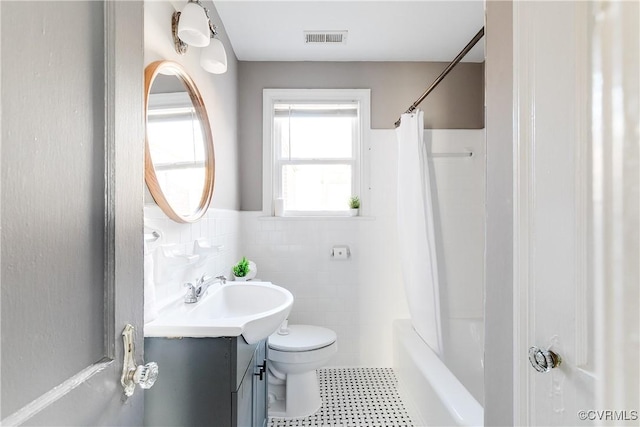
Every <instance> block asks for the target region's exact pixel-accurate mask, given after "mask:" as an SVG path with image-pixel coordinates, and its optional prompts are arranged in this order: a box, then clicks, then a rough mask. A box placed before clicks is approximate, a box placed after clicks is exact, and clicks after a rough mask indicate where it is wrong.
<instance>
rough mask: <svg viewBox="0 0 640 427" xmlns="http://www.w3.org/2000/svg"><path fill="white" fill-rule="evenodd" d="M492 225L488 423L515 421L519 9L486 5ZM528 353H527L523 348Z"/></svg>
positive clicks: (487, 343) (489, 233) (489, 244)
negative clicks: (516, 51)
mask: <svg viewBox="0 0 640 427" xmlns="http://www.w3.org/2000/svg"><path fill="white" fill-rule="evenodd" d="M486 20H487V22H486V29H487V33H486V46H487V50H486V52H487V54H486V63H485V64H486V79H487V81H486V85H487V95H486V96H487V129H486V132H487V228H486V250H485V257H486V276H485V283H486V288H485V289H486V291H485V292H486V293H485V341H484V342H485V345H484V348H485V356H484V371H485V379H484V396H485V397H484V408H485V413H484V419H485V421H484V423H485V425H487V426H510V425H513V249H512V247H513V213H512V209H513V179H512V168H513V160H512V158H513V119H512V116H513V99H514V94H513V89H512V82H513V54H512V52H513V44H512V40H513V35H512V34H513V32H512V22H513V12H512V4H511V2H510V1H488V2H487V4H486ZM523 357H524V353H523Z"/></svg>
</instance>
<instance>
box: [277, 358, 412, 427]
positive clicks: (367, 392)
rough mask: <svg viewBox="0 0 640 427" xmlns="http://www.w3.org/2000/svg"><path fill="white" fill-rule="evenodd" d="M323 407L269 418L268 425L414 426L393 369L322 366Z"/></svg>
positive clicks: (334, 426) (280, 426)
mask: <svg viewBox="0 0 640 427" xmlns="http://www.w3.org/2000/svg"><path fill="white" fill-rule="evenodd" d="M318 379H319V380H320V396H321V397H322V406H321V407H320V410H318V412H316V413H315V414H313V415H311V416H309V417H306V418H298V419H294V420H283V419H277V418H270V419H269V424H268V426H269V427H292V426H332V427H338V426H340V427H364V426H367V427H386V426H389V427H401V426H402V427H412V426H413V423H412V421H411V418H410V417H409V414H408V413H407V410H406V409H405V405H404V403H403V402H402V400H401V399H400V395H399V394H398V390H397V383H398V380H397V379H396V377H395V374H394V373H393V369H391V368H339V369H319V370H318Z"/></svg>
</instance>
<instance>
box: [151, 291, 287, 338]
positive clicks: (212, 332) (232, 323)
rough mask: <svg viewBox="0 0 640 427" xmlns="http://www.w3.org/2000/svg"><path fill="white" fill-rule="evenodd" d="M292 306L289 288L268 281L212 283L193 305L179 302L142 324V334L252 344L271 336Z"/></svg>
mask: <svg viewBox="0 0 640 427" xmlns="http://www.w3.org/2000/svg"><path fill="white" fill-rule="evenodd" d="M292 305H293V295H291V292H289V291H288V290H286V289H284V288H281V287H280V286H276V285H274V284H272V283H270V282H228V283H227V284H225V285H213V286H211V287H210V288H209V290H208V291H207V294H206V295H205V296H204V297H203V298H202V299H201V300H200V301H198V302H196V303H194V304H185V303H184V302H182V301H180V302H177V303H175V304H173V305H171V306H169V307H167V308H166V309H164V310H163V311H161V312H160V314H159V316H158V318H157V319H155V320H154V321H152V322H149V323H147V324H146V325H145V326H144V335H145V337H195V338H204V337H237V336H240V335H242V336H243V337H244V339H245V340H246V341H247V342H248V343H249V344H254V343H256V342H258V341H260V340H261V339H264V338H266V337H268V336H269V335H271V334H272V333H273V332H275V331H276V329H278V327H279V326H280V324H281V323H282V321H283V320H284V319H286V318H287V316H288V315H289V312H290V311H291V306H292Z"/></svg>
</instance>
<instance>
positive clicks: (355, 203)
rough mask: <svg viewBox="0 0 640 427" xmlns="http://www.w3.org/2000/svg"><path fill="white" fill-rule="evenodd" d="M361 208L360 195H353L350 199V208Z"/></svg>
mask: <svg viewBox="0 0 640 427" xmlns="http://www.w3.org/2000/svg"><path fill="white" fill-rule="evenodd" d="M359 208H360V197H358V196H351V198H350V199H349V209H359Z"/></svg>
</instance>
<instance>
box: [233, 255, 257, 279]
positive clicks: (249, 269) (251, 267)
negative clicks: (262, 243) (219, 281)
mask: <svg viewBox="0 0 640 427" xmlns="http://www.w3.org/2000/svg"><path fill="white" fill-rule="evenodd" d="M257 271H258V269H257V268H256V264H255V263H254V262H253V261H249V260H248V259H247V258H245V257H242V259H241V260H240V261H239V262H238V263H237V264H236V265H234V266H233V275H234V276H235V278H236V280H237V281H240V282H244V281H247V280H251V279H253V278H254V277H256V273H257Z"/></svg>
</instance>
